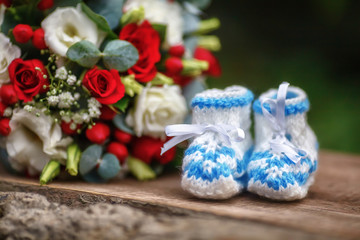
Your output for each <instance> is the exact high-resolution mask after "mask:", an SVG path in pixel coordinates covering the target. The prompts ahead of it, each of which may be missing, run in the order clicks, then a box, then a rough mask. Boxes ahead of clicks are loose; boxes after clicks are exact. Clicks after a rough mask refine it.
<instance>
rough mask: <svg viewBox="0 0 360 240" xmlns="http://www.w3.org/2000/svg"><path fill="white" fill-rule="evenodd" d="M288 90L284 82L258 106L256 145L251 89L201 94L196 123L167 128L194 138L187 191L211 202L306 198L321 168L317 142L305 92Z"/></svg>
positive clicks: (187, 159) (185, 168) (187, 165)
mask: <svg viewBox="0 0 360 240" xmlns="http://www.w3.org/2000/svg"><path fill="white" fill-rule="evenodd" d="M288 86H289V84H288V83H282V84H281V85H280V87H279V89H278V90H276V89H270V90H269V91H267V92H265V93H263V94H262V95H261V96H260V97H259V99H257V100H256V101H255V102H254V103H253V106H252V109H253V111H254V114H255V118H254V119H255V143H253V140H252V136H251V133H250V127H251V118H250V115H251V104H252V101H253V98H254V95H253V93H252V92H251V91H250V90H248V89H246V88H244V87H241V86H232V87H228V88H226V89H225V90H219V89H210V90H206V91H204V92H202V93H199V94H197V95H196V96H195V97H194V98H193V100H192V103H191V106H192V111H193V120H192V124H191V125H185V124H182V125H173V126H169V127H168V128H167V129H166V131H167V134H168V135H169V136H175V137H174V138H175V139H174V140H172V141H175V142H180V141H182V140H184V139H187V138H190V137H194V139H193V141H192V142H191V144H190V145H189V147H188V148H187V150H186V151H185V155H184V159H183V165H182V170H183V175H182V181H181V185H182V187H183V189H184V190H186V191H188V192H190V193H191V194H192V195H194V196H196V197H199V198H205V199H227V198H230V197H232V196H235V195H237V194H239V193H241V192H242V191H243V190H245V189H247V190H248V191H249V192H252V193H255V194H258V195H260V196H263V197H266V198H270V199H274V200H285V201H289V200H296V199H302V198H304V197H305V196H306V194H307V192H308V188H309V186H310V185H311V184H312V183H313V181H314V173H315V171H316V169H317V159H318V156H317V151H318V150H317V140H316V136H315V134H314V132H313V131H312V130H311V128H310V127H309V126H308V123H307V118H306V112H307V111H308V110H309V101H308V99H307V96H306V94H305V92H304V91H303V90H301V89H300V88H297V87H288ZM176 138H177V139H176ZM173 145H174V144H173Z"/></svg>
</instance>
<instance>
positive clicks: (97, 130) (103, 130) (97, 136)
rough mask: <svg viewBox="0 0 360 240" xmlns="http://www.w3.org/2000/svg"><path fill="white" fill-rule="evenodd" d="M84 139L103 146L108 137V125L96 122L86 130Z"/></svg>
mask: <svg viewBox="0 0 360 240" xmlns="http://www.w3.org/2000/svg"><path fill="white" fill-rule="evenodd" d="M85 134H86V137H87V138H88V139H89V140H90V141H91V142H93V143H96V144H103V143H104V142H105V141H106V139H108V137H109V136H110V128H109V127H108V125H106V124H104V123H101V122H98V123H96V124H95V125H94V126H92V128H88V129H86V133H85Z"/></svg>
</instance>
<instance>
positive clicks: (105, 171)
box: [97, 153, 121, 180]
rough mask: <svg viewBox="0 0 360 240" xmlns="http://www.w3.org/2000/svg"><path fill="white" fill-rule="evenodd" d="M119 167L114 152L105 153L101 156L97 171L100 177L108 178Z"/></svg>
mask: <svg viewBox="0 0 360 240" xmlns="http://www.w3.org/2000/svg"><path fill="white" fill-rule="evenodd" d="M120 169H121V167H120V164H119V160H118V159H117V157H116V156H115V155H114V154H111V153H106V154H105V155H104V156H103V158H102V161H101V163H100V166H99V168H98V169H97V172H98V174H99V176H100V177H102V178H103V179H106V180H108V179H110V178H113V177H115V176H116V175H117V174H118V173H119V171H120Z"/></svg>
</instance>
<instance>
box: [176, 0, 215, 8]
mask: <svg viewBox="0 0 360 240" xmlns="http://www.w3.org/2000/svg"><path fill="white" fill-rule="evenodd" d="M182 1H184V0H182ZM185 1H186V2H189V3H192V4H193V5H194V6H195V7H198V8H200V9H205V8H207V7H208V6H209V5H210V3H211V0H185Z"/></svg>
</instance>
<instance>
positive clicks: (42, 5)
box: [37, 0, 54, 11]
mask: <svg viewBox="0 0 360 240" xmlns="http://www.w3.org/2000/svg"><path fill="white" fill-rule="evenodd" d="M52 6H54V0H41V1H40V2H39V3H38V5H37V7H38V9H40V10H41V11H44V10H46V9H49V8H52Z"/></svg>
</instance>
